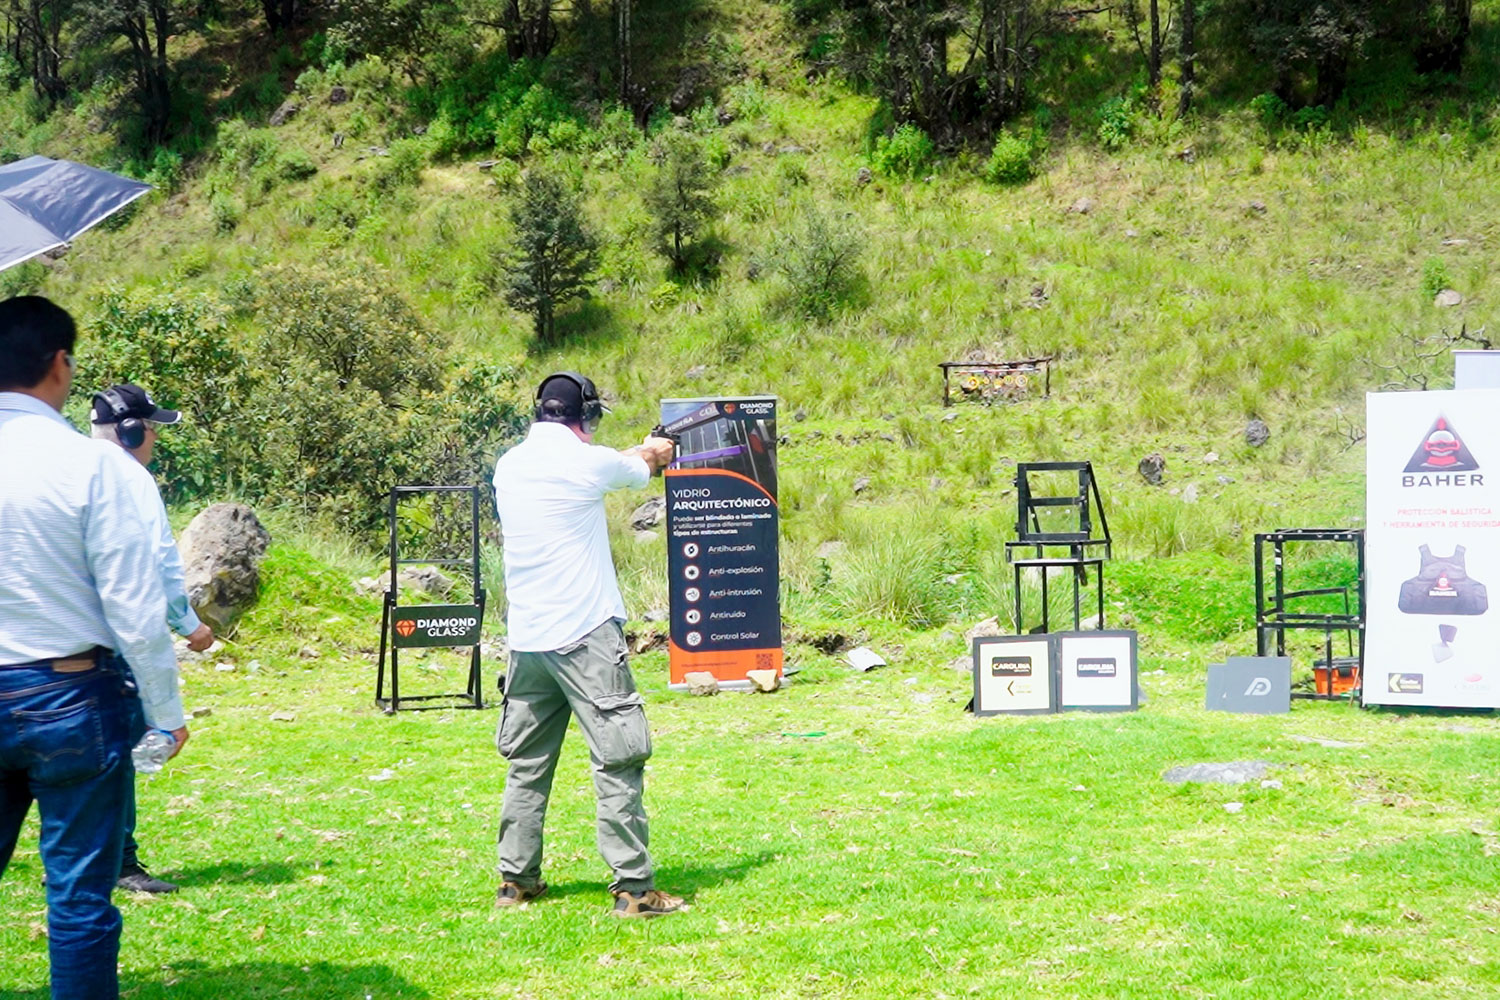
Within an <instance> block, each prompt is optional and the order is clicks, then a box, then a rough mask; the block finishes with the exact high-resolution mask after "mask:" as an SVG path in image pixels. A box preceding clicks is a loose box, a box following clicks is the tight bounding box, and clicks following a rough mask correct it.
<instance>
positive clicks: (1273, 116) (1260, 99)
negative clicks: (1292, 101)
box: [1250, 92, 1291, 128]
mask: <svg viewBox="0 0 1500 1000" xmlns="http://www.w3.org/2000/svg"><path fill="white" fill-rule="evenodd" d="M1250 110H1251V111H1253V112H1255V115H1256V117H1258V118H1259V119H1260V121H1261V124H1262V125H1265V126H1266V127H1267V128H1273V127H1275V126H1277V125H1280V124H1281V123H1282V122H1284V121H1286V119H1287V116H1288V115H1289V114H1290V111H1291V109H1289V108H1288V107H1287V106H1286V101H1283V100H1282V99H1281V98H1280V97H1278V96H1277V95H1275V94H1272V93H1269V92H1267V93H1264V94H1257V95H1255V97H1253V98H1251V99H1250Z"/></svg>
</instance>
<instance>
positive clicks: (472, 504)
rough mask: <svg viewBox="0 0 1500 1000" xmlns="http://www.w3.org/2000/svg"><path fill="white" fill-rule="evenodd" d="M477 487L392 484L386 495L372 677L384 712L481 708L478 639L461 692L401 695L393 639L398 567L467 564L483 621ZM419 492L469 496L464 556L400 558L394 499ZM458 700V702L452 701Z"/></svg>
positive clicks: (397, 648)
mask: <svg viewBox="0 0 1500 1000" xmlns="http://www.w3.org/2000/svg"><path fill="white" fill-rule="evenodd" d="M479 490H480V488H479V487H478V486H394V487H392V488H391V498H390V511H389V517H390V524H391V544H390V549H391V578H390V589H388V590H387V591H386V592H385V600H384V602H383V604H382V607H381V614H380V666H379V673H378V674H377V676H376V680H375V704H377V705H379V706H380V707H381V708H383V709H384V710H385V712H386V714H387V715H390V714H392V713H395V712H399V711H401V710H402V709H403V708H404V709H407V710H408V711H423V710H429V709H439V708H483V707H484V693H483V691H484V689H483V685H482V684H481V675H480V656H479V641H478V638H477V637H476V638H475V643H474V645H473V647H471V650H470V656H469V682H468V687H467V689H466V690H464V691H463V692H461V693H453V694H422V695H406V696H404V697H403V696H402V694H401V674H400V648H401V647H400V644H399V643H398V642H397V639H396V633H395V620H394V619H395V611H396V609H397V608H398V607H399V606H400V604H399V600H398V591H399V589H400V581H399V579H398V578H397V575H396V574H397V571H398V567H401V566H411V565H422V566H467V567H469V569H470V572H472V573H473V580H474V591H473V597H474V604H475V606H477V608H478V614H479V620H480V622H481V623H483V621H484V599H485V594H484V584H483V583H482V581H481V579H480V575H479ZM420 493H467V494H468V495H469V511H470V514H469V541H470V544H471V546H472V549H471V553H470V555H469V557H468V558H467V559H451V558H440V559H403V558H401V552H400V541H399V538H398V533H397V531H396V528H397V521H396V509H397V504H398V501H399V500H400V499H401V498H402V497H406V496H412V495H415V494H420ZM387 648H389V650H390V658H391V695H390V697H389V698H387V697H386V696H385V661H386V650H387ZM439 701H440V702H444V704H441V705H433V704H421V705H408V704H407V703H408V702H439ZM454 702H458V704H454ZM465 702H466V704H465Z"/></svg>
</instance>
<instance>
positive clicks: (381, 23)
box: [308, 0, 461, 62]
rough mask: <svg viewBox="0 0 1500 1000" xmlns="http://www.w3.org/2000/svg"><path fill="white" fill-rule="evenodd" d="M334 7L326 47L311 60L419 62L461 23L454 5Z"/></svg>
mask: <svg viewBox="0 0 1500 1000" xmlns="http://www.w3.org/2000/svg"><path fill="white" fill-rule="evenodd" d="M330 6H331V7H332V10H331V16H330V18H329V21H328V31H327V34H326V36H323V40H322V44H321V45H318V46H312V47H310V52H309V55H308V58H309V61H313V62H317V61H319V60H320V59H329V58H332V59H337V60H338V61H340V62H350V61H353V60H355V59H359V58H361V57H365V56H392V55H394V56H398V57H404V58H410V59H420V58H421V57H423V56H424V55H426V54H427V53H428V52H429V51H431V50H432V48H433V47H434V46H435V45H438V44H440V39H442V38H443V37H444V36H445V35H447V34H449V33H453V32H456V31H457V29H458V26H459V24H460V23H461V21H460V18H459V10H458V5H457V4H456V3H453V2H452V0H335V2H334V3H332V4H331V5H330ZM314 37H318V36H314ZM312 53H315V55H313V54H312Z"/></svg>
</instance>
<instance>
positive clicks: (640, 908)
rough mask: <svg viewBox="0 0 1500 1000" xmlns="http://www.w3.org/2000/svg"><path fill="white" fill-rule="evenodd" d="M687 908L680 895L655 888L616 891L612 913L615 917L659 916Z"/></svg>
mask: <svg viewBox="0 0 1500 1000" xmlns="http://www.w3.org/2000/svg"><path fill="white" fill-rule="evenodd" d="M687 908H688V905H687V903H685V902H683V900H682V897H681V896H669V895H667V894H666V893H664V892H660V891H658V890H656V889H647V890H646V891H645V892H623V891H621V892H616V893H615V908H614V915H615V916H617V917H624V918H630V917H660V916H663V915H664V914H668V913H680V912H682V911H684V910H686V909H687Z"/></svg>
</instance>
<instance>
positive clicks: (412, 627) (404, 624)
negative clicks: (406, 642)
mask: <svg viewBox="0 0 1500 1000" xmlns="http://www.w3.org/2000/svg"><path fill="white" fill-rule="evenodd" d="M416 630H417V623H416V622H414V621H412V620H411V619H410V618H404V619H402V620H401V621H399V622H397V623H396V631H397V632H400V633H401V638H403V639H405V638H406V637H407V636H409V635H411V634H412V633H413V632H415V631H416Z"/></svg>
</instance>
